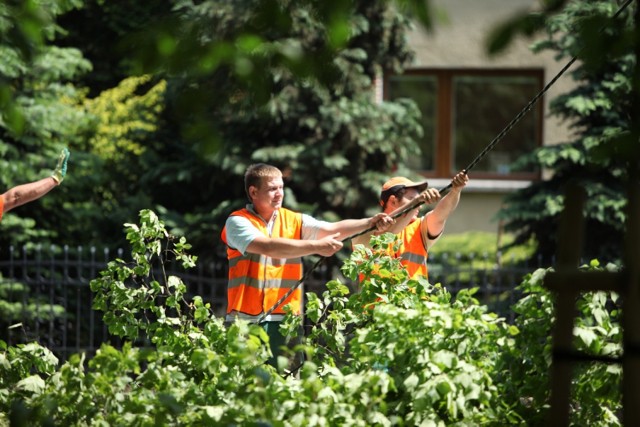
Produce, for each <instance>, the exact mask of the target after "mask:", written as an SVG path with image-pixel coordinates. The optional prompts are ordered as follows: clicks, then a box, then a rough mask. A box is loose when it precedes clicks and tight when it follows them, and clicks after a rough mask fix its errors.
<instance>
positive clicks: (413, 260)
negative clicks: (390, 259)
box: [391, 219, 429, 277]
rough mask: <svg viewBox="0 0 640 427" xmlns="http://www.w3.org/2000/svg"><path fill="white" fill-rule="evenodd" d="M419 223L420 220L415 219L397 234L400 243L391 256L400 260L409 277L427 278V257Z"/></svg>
mask: <svg viewBox="0 0 640 427" xmlns="http://www.w3.org/2000/svg"><path fill="white" fill-rule="evenodd" d="M421 223H422V221H421V220H420V219H416V220H415V221H412V222H411V223H409V225H407V226H406V227H405V228H404V229H403V230H402V231H401V232H400V233H398V236H399V238H400V241H401V242H402V243H401V245H400V248H399V249H398V251H397V252H396V253H394V254H391V255H392V256H394V257H396V258H400V263H401V264H402V265H404V266H405V267H406V268H407V272H408V273H409V277H415V276H417V275H420V276H425V277H427V276H428V269H427V257H428V256H429V255H428V253H427V249H426V245H425V242H424V240H423V238H422V232H421V230H420V225H421Z"/></svg>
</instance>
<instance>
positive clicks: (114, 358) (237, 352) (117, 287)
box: [0, 211, 621, 426]
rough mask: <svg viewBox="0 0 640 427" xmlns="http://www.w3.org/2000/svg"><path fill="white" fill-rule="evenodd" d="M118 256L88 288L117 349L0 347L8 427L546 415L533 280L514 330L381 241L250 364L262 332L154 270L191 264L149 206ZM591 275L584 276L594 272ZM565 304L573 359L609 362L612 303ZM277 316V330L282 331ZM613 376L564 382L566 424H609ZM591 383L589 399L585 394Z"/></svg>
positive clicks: (591, 367) (546, 311)
mask: <svg viewBox="0 0 640 427" xmlns="http://www.w3.org/2000/svg"><path fill="white" fill-rule="evenodd" d="M126 229H127V239H128V241H129V242H130V244H131V247H132V250H131V259H129V260H123V259H116V260H113V261H111V262H110V263H109V265H108V267H107V269H105V270H104V271H103V272H101V274H100V277H98V278H96V279H95V280H94V281H92V284H91V287H92V289H93V291H94V292H95V308H96V309H99V310H102V311H104V313H105V314H104V318H105V322H106V323H107V325H108V326H109V330H110V332H111V333H112V334H114V335H116V336H119V337H122V338H123V339H125V344H124V345H123V346H122V348H114V347H113V346H110V345H106V344H105V345H103V346H102V348H101V349H100V350H99V351H98V352H97V354H96V355H95V357H93V358H91V359H90V360H85V356H84V355H76V356H73V357H71V358H70V359H69V361H67V362H66V363H64V364H63V365H62V366H58V362H57V360H56V359H55V357H53V355H52V354H51V353H50V352H49V351H48V350H47V349H46V348H43V347H41V346H39V345H37V344H26V345H19V346H16V347H7V346H6V345H3V346H2V347H1V349H0V350H1V352H0V413H1V414H2V415H1V416H0V417H1V418H0V424H7V423H9V422H11V423H12V424H14V425H38V424H53V425H104V426H107V425H142V426H146V425H191V424H206V425H211V424H215V425H273V426H289V425H291V426H298V425H305V426H307V425H360V426H365V425H387V426H389V425H433V426H444V425H496V426H498V425H499V426H502V425H522V424H524V423H525V422H526V423H527V424H528V425H543V424H544V419H545V416H546V409H547V405H548V386H547V373H548V370H549V362H550V358H549V354H550V349H549V328H550V327H551V325H552V323H553V311H552V298H551V297H550V295H549V294H548V292H547V291H546V290H545V289H544V288H543V287H542V281H543V278H544V275H545V274H546V272H547V270H537V271H535V272H534V273H533V274H530V275H528V276H527V278H526V279H525V281H524V283H523V285H522V288H523V292H524V293H525V295H526V296H525V297H524V298H523V299H522V300H521V301H519V302H518V304H517V305H516V307H515V310H516V311H517V313H518V315H519V316H518V318H517V321H516V323H515V324H514V325H511V324H508V323H507V322H506V321H505V320H504V319H503V318H500V317H498V316H497V315H495V314H494V313H491V312H490V311H489V310H488V308H487V307H486V306H483V305H480V304H479V303H478V301H477V300H476V299H475V298H474V292H475V290H474V289H468V290H464V291H461V292H459V293H457V295H455V296H454V295H452V294H450V293H449V292H448V291H447V290H446V289H445V288H444V287H442V286H441V285H438V284H436V285H432V284H430V283H428V282H427V281H426V280H424V279H419V280H410V279H409V278H408V277H407V273H406V271H405V270H404V269H403V268H402V267H401V265H400V264H399V262H398V260H397V259H391V258H389V257H387V256H385V255H383V253H384V252H385V251H384V250H383V248H385V247H386V245H389V244H394V243H395V242H394V238H393V236H391V235H383V236H380V237H374V238H373V247H372V249H366V248H364V247H362V246H359V247H356V249H355V251H354V253H353V255H352V256H351V258H350V259H349V260H348V261H347V262H345V264H344V266H343V273H344V274H345V275H346V276H348V277H349V278H350V279H352V280H353V279H355V278H356V277H358V276H360V277H361V279H362V280H361V282H360V285H361V289H360V290H359V292H357V293H354V294H351V293H350V291H349V288H348V287H347V286H345V285H344V284H342V283H340V282H339V281H337V280H334V281H331V282H329V283H327V289H326V291H325V292H323V293H322V295H320V296H317V295H315V294H309V295H308V298H309V304H308V311H307V313H306V316H307V318H308V319H309V320H310V321H311V324H312V326H311V329H310V332H309V333H308V334H307V336H306V337H304V338H303V339H302V343H301V344H300V345H298V346H297V347H294V349H293V350H292V351H293V352H304V354H305V361H304V362H303V363H302V364H299V365H298V364H296V363H295V362H293V360H294V359H293V358H290V359H288V358H287V357H280V358H279V361H278V362H279V363H278V368H277V369H276V368H273V367H271V366H269V365H266V364H265V361H266V360H267V359H268V357H269V350H268V346H265V344H266V342H267V340H268V337H267V335H266V333H265V332H264V331H263V330H262V329H261V328H260V327H258V326H256V325H250V324H247V323H245V322H241V321H239V322H236V323H234V324H232V325H230V326H228V327H225V325H224V324H223V321H222V319H220V318H217V317H215V316H214V315H213V314H212V311H211V309H210V307H209V305H208V304H207V303H205V302H204V301H203V300H202V298H200V297H197V296H196V297H194V298H192V299H187V298H186V296H185V286H184V284H183V283H182V282H181V280H180V279H178V278H177V277H175V276H168V275H164V274H162V275H157V273H154V272H157V271H158V269H157V268H153V267H157V266H160V267H164V269H163V268H161V269H160V271H170V270H169V269H168V268H167V267H168V265H169V264H172V263H178V264H181V265H182V266H183V267H185V268H190V267H192V266H194V265H195V263H196V261H197V260H196V259H194V258H193V257H191V256H190V255H189V254H188V253H187V251H188V249H189V245H188V243H187V242H186V240H185V239H184V238H176V237H174V236H172V235H170V234H169V233H168V232H167V230H166V229H165V227H164V224H163V223H162V222H161V221H160V220H159V219H158V218H157V216H156V215H155V214H154V213H153V212H151V211H143V212H142V213H141V216H140V224H137V225H136V224H127V225H126ZM591 268H599V267H598V266H597V264H594V265H593V266H592V267H591ZM610 297H611V296H608V295H605V294H602V293H597V294H590V295H585V296H584V297H583V298H581V300H580V302H579V309H580V312H581V314H582V316H581V317H580V319H579V321H578V323H577V326H576V344H577V348H579V349H582V350H585V351H589V352H592V353H593V354H610V355H616V354H619V352H620V341H621V339H620V330H619V326H618V323H617V313H618V312H617V311H616V310H613V309H614V307H615V302H616V300H615V297H612V298H610ZM299 323H300V318H299V317H297V316H292V315H288V316H287V318H286V320H285V322H284V325H283V329H284V330H285V331H289V332H293V331H296V330H298V327H299ZM619 381H620V370H619V369H615V368H611V367H610V366H605V367H602V366H599V365H598V364H597V363H593V364H588V365H585V366H584V367H583V368H581V369H580V370H579V371H578V372H576V375H575V376H574V390H575V391H574V396H573V403H572V408H574V412H575V413H574V415H573V416H574V418H573V420H574V422H575V423H576V425H596V424H595V423H597V425H619V424H620V422H619V420H618V418H617V417H616V414H617V413H618V412H619V409H620V396H619V390H618V387H617V384H619ZM594 387H597V390H596V391H597V393H594V392H593V391H594Z"/></svg>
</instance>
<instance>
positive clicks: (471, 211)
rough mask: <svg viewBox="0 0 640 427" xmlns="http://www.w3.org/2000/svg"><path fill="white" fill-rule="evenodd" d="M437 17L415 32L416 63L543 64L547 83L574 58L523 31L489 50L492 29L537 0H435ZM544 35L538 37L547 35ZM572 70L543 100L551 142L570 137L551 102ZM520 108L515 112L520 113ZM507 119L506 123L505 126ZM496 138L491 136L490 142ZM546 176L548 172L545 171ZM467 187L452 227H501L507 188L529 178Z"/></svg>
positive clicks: (546, 131) (461, 65) (449, 227)
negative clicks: (535, 45) (539, 48)
mask: <svg viewBox="0 0 640 427" xmlns="http://www.w3.org/2000/svg"><path fill="white" fill-rule="evenodd" d="M431 4H432V6H433V10H434V11H435V12H436V15H442V16H444V20H441V19H437V20H436V22H435V25H434V29H433V31H432V32H429V33H426V32H425V31H424V30H422V29H421V28H419V26H417V25H416V29H415V30H414V31H412V32H411V33H410V34H409V35H408V38H409V43H410V45H411V47H412V49H413V50H414V51H415V61H414V64H413V65H412V66H413V67H416V68H418V67H419V68H473V69H478V68H501V67H505V68H542V69H544V78H545V84H547V83H548V82H549V81H550V80H551V79H553V77H554V76H555V75H556V74H557V73H558V72H559V71H560V70H561V69H562V67H564V66H565V64H566V63H568V62H569V59H566V60H563V61H562V62H557V61H556V60H555V59H554V57H553V55H554V53H553V52H543V53H539V54H534V53H533V52H531V50H530V49H529V45H530V44H531V43H532V41H533V40H531V39H525V38H523V36H519V37H518V38H517V39H515V40H514V41H513V42H512V44H511V45H510V46H509V48H508V49H507V50H506V51H504V52H503V53H501V54H500V55H498V56H495V57H489V56H488V54H487V53H486V47H485V46H486V39H487V37H488V35H489V33H490V32H491V31H492V30H493V29H494V28H495V27H496V26H497V25H498V24H499V23H501V22H503V21H504V20H506V19H507V18H508V17H510V16H512V15H513V14H515V13H517V12H519V11H522V10H529V9H533V8H535V7H536V6H537V5H538V1H533V0H431ZM542 36H543V35H542V34H540V35H538V37H542ZM570 72H571V69H569V70H567V71H566V72H565V73H564V74H563V76H562V77H561V78H560V79H559V80H558V81H557V82H556V83H555V84H554V85H553V86H552V87H551V88H550V89H549V90H548V91H547V93H546V94H545V96H544V98H543V99H542V100H540V101H539V102H543V104H544V118H545V119H544V125H543V143H544V144H545V145H549V144H556V143H559V142H565V141H567V140H568V139H569V136H570V131H569V129H568V126H567V124H566V123H561V122H560V121H558V120H557V119H556V118H551V117H549V101H550V100H551V99H553V98H555V97H556V96H558V95H559V94H561V93H564V92H566V91H567V90H569V89H570V88H571V87H572V86H573V82H572V80H571V77H570V75H569V73H570ZM519 112H520V111H514V112H513V117H515V116H516V115H517V114H518V113H519ZM506 125H507V123H505V126H506ZM489 142H490V141H487V144H488V143H489ZM545 176H546V175H545ZM469 177H470V183H469V186H468V187H467V188H466V189H465V190H464V192H463V196H462V200H461V203H460V205H459V206H458V209H457V211H456V212H455V213H454V214H453V215H452V217H451V218H450V220H449V222H448V223H447V232H449V233H451V232H463V231H471V230H482V231H497V229H498V224H497V222H495V221H492V218H493V217H494V215H495V214H496V213H497V211H498V210H499V208H500V206H501V204H502V197H503V195H504V194H505V193H507V192H510V191H513V190H514V189H515V188H519V187H522V186H523V185H527V184H528V183H526V182H522V181H482V182H481V181H479V180H477V181H474V179H473V171H471V172H470V174H469ZM430 181H432V185H434V186H436V187H437V188H442V187H444V186H446V184H447V183H448V182H447V181H446V180H442V182H440V180H437V182H436V180H430Z"/></svg>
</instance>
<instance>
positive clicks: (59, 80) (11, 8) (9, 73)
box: [0, 1, 91, 246]
mask: <svg viewBox="0 0 640 427" xmlns="http://www.w3.org/2000/svg"><path fill="white" fill-rule="evenodd" d="M79 5H80V2H70V1H33V2H32V1H25V2H3V3H2V4H0V17H1V22H2V25H0V34H2V37H1V38H0V40H1V41H0V50H1V51H2V61H1V64H0V83H2V85H0V90H2V91H4V92H3V99H2V104H1V105H0V152H1V153H2V158H1V159H0V191H2V192H4V191H6V190H7V189H8V188H10V187H13V186H15V185H19V184H24V183H25V182H31V181H35V180H37V179H41V178H44V177H46V176H48V175H50V174H51V171H52V169H53V168H54V167H55V162H56V159H57V156H58V153H59V152H60V149H61V148H62V147H63V146H67V145H70V144H72V143H73V142H74V141H76V140H77V139H78V138H79V135H81V134H82V133H83V132H85V130H86V129H87V127H88V126H89V119H88V116H87V114H86V113H85V112H84V111H83V109H81V108H78V106H77V103H76V102H75V100H76V99H77V98H78V97H79V96H80V93H79V91H78V89H77V88H76V87H75V85H74V83H73V82H74V80H75V79H76V78H78V76H80V75H82V74H83V73H86V72H88V71H89V70H90V69H91V64H90V63H89V62H88V61H87V60H86V59H84V58H83V56H82V53H81V52H80V51H79V50H78V49H74V48H61V47H58V46H56V45H55V43H54V42H55V39H56V37H57V36H58V35H59V34H60V32H61V31H62V30H61V28H60V27H59V26H57V25H56V24H55V17H56V16H59V15H60V14H62V13H64V12H66V11H67V10H69V9H70V8H73V7H76V6H79ZM34 8H35V9H34ZM34 10H37V11H38V12H37V13H35V12H34ZM69 169H70V174H73V173H74V171H73V162H71V163H70V165H69ZM66 183H67V182H65V183H64V184H63V185H62V186H60V187H59V188H58V189H56V191H53V192H51V193H50V194H48V195H47V197H45V198H43V199H41V200H39V201H38V202H37V203H31V204H29V205H28V206H25V207H21V208H19V209H16V210H14V211H12V212H11V214H10V215H7V216H6V217H5V218H4V219H3V222H2V227H3V233H2V235H1V236H0V244H1V245H2V246H6V244H8V243H9V242H11V243H14V244H22V243H27V242H33V241H40V242H43V243H44V242H47V241H51V240H50V239H55V238H56V236H57V232H56V230H57V227H56V225H57V224H59V223H60V222H62V221H63V218H64V215H65V213H64V212H63V209H62V206H63V200H64V194H65V193H66V192H67V190H68V187H67V186H66Z"/></svg>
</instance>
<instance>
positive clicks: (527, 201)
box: [499, 1, 639, 262]
mask: <svg viewBox="0 0 640 427" xmlns="http://www.w3.org/2000/svg"><path fill="white" fill-rule="evenodd" d="M635 7H637V5H636V4H635V3H634V4H632V5H631V6H629V7H628V8H627V10H626V11H625V12H624V13H622V14H621V15H620V17H619V18H618V19H617V20H615V21H613V20H611V19H610V17H611V16H612V15H613V14H614V13H615V12H616V11H617V10H618V8H619V6H618V4H617V2H615V1H598V2H591V1H575V2H568V3H567V4H566V6H565V7H564V8H563V9H562V11H561V12H560V13H557V14H555V15H552V16H550V17H548V19H547V20H546V21H545V29H546V32H547V34H548V38H547V39H544V40H542V41H540V42H538V43H536V44H535V45H534V46H533V49H534V51H542V50H551V51H553V52H555V53H556V56H557V58H558V59H560V60H565V59H566V60H568V58H570V57H572V56H574V55H578V54H579V56H580V59H581V61H579V62H578V63H577V64H578V65H576V66H575V67H574V68H573V69H572V70H573V71H572V72H571V75H572V78H573V80H574V81H575V82H576V85H575V87H574V88H573V89H572V90H570V91H569V92H567V93H565V94H562V95H560V96H558V97H557V98H555V99H554V100H552V102H551V112H552V114H553V115H555V116H557V117H559V118H561V119H563V120H565V121H567V122H568V123H570V124H571V126H572V128H573V130H574V131H575V133H574V137H573V138H572V140H571V141H568V142H566V143H562V144H559V145H555V146H546V147H542V148H540V149H539V150H537V151H536V152H534V153H531V154H530V155H528V156H525V157H524V158H522V159H521V160H520V164H521V165H530V164H534V165H537V166H539V167H542V168H543V169H546V170H550V171H552V172H553V176H552V177H551V178H550V179H548V180H544V181H539V182H535V183H533V184H532V185H531V186H530V187H528V188H526V189H523V190H519V191H517V192H515V193H513V194H512V195H509V196H507V198H506V207H505V208H504V209H503V210H502V211H501V212H500V214H499V217H500V218H502V219H504V220H505V221H506V229H507V230H509V231H511V232H513V233H515V234H516V235H517V239H516V243H522V242H525V241H528V240H530V239H535V241H536V242H537V245H538V251H537V253H538V254H539V255H541V256H543V257H544V258H545V259H550V258H551V256H553V255H554V254H555V248H556V244H557V242H556V238H557V237H556V236H557V222H558V217H559V213H560V212H561V211H562V210H563V207H564V190H565V188H566V186H567V185H568V183H569V182H572V181H576V182H578V183H579V184H580V185H582V186H583V187H584V188H585V189H586V191H587V202H586V205H585V207H584V215H585V218H586V229H587V230H589V232H588V233H586V234H585V248H584V257H585V258H586V259H591V258H598V259H601V260H606V261H613V262H616V261H619V260H620V259H622V250H623V249H622V248H623V241H624V233H625V231H624V230H625V228H624V224H625V221H626V214H625V208H626V200H627V194H626V182H627V167H628V165H629V163H628V162H629V161H631V160H633V159H637V156H638V154H639V153H638V150H637V146H638V145H637V136H636V137H635V141H633V140H632V139H630V138H631V134H630V130H631V128H632V117H631V116H630V115H629V111H631V99H632V96H631V94H632V76H633V73H634V71H633V70H634V67H635V59H634V55H633V53H632V52H633V51H632V45H631V44H630V43H629V40H630V39H631V37H630V34H631V31H632V28H633V26H632V23H631V22H632V16H633V10H634V8H635ZM601 28H602V31H596V30H599V29H601Z"/></svg>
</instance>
